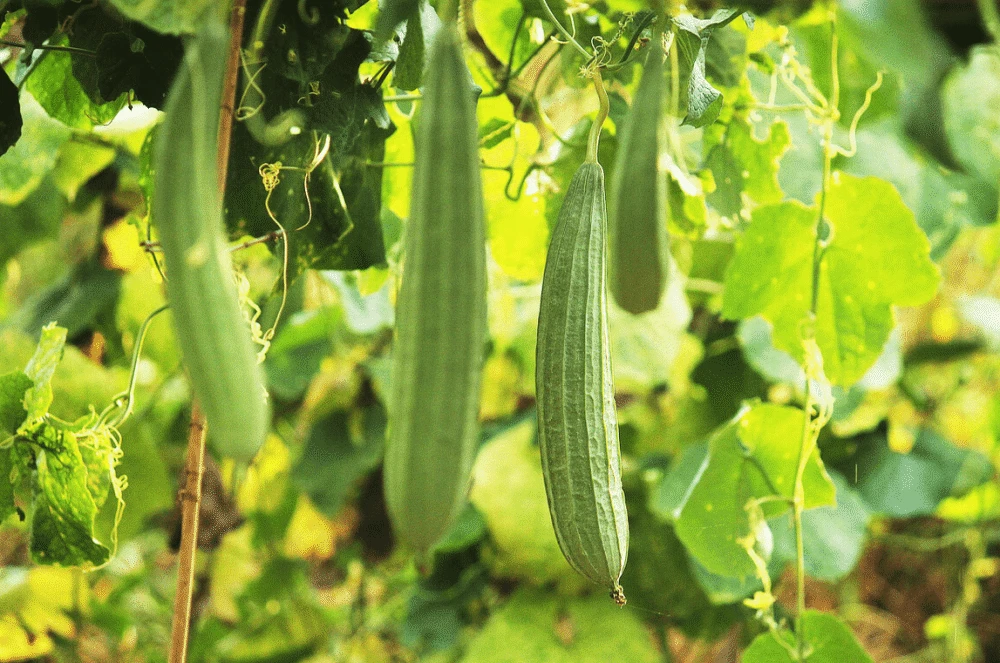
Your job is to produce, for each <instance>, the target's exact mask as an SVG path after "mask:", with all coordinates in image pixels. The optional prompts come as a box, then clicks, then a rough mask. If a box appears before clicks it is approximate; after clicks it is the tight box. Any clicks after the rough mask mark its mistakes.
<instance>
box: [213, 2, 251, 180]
mask: <svg viewBox="0 0 1000 663" xmlns="http://www.w3.org/2000/svg"><path fill="white" fill-rule="evenodd" d="M246 12H247V0H233V9H232V11H231V12H230V13H229V40H230V41H229V57H228V58H227V59H226V79H225V83H223V88H222V113H221V115H220V116H219V160H218V164H219V172H218V173H217V174H218V176H219V191H225V190H226V172H227V166H228V164H229V144H230V138H229V137H230V134H232V132H233V117H234V116H235V114H236V108H235V101H236V81H237V79H238V78H239V70H240V44H242V43H243V19H244V18H245V17H246Z"/></svg>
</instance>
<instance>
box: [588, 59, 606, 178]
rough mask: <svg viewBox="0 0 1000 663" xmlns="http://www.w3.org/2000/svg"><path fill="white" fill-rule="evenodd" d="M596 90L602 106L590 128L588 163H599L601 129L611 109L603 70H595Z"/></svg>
mask: <svg viewBox="0 0 1000 663" xmlns="http://www.w3.org/2000/svg"><path fill="white" fill-rule="evenodd" d="M594 89H595V90H597V98H598V100H600V102H601V105H600V106H599V107H598V109H597V117H595V118H594V124H592V125H591V127H590V137H589V138H588V139H587V161H588V162H590V163H597V148H598V144H599V143H600V141H601V128H602V127H603V126H604V120H606V119H608V110H609V109H610V108H611V105H610V103H609V102H608V93H607V91H606V90H605V89H604V79H603V78H601V70H600V69H595V70H594Z"/></svg>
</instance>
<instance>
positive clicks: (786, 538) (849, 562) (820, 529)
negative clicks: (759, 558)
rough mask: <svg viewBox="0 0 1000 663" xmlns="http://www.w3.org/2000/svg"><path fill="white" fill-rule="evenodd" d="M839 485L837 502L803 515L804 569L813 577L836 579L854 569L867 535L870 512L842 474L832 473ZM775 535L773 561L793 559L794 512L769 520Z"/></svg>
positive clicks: (831, 580)
mask: <svg viewBox="0 0 1000 663" xmlns="http://www.w3.org/2000/svg"><path fill="white" fill-rule="evenodd" d="M831 476H832V478H833V483H834V484H835V485H836V486H837V505H836V506H833V507H831V506H824V507H820V508H818V509H812V510H810V511H806V512H804V513H803V514H802V541H803V546H804V550H805V570H806V574H807V575H808V576H809V577H811V578H817V579H819V580H825V581H828V582H836V581H838V580H840V579H842V578H843V577H844V576H846V575H847V574H848V573H850V572H851V571H853V570H854V566H855V565H856V564H857V563H858V560H859V559H860V558H861V553H862V552H863V551H864V546H865V541H866V539H867V537H868V521H869V520H870V519H871V514H870V512H869V511H868V507H867V506H866V505H865V503H864V502H863V501H862V499H861V497H860V496H859V495H858V494H857V493H856V492H855V491H854V490H853V489H852V488H851V486H850V485H849V484H848V483H847V479H845V478H844V477H843V475H841V474H839V473H835V472H834V473H831ZM769 525H770V526H771V532H772V533H773V534H774V559H773V560H772V562H774V561H777V562H779V563H784V562H794V560H795V558H796V554H795V532H794V531H793V529H792V519H791V514H785V515H783V516H781V517H780V518H776V519H772V520H771V521H770V522H769Z"/></svg>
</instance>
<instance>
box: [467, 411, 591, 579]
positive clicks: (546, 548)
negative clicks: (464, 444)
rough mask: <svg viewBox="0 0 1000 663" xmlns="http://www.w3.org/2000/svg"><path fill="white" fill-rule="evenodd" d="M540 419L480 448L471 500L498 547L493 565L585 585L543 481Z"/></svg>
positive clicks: (502, 570) (526, 575)
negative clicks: (559, 538) (562, 541)
mask: <svg viewBox="0 0 1000 663" xmlns="http://www.w3.org/2000/svg"><path fill="white" fill-rule="evenodd" d="M537 431H538V428H537V424H536V423H535V421H534V420H533V419H532V420H528V421H523V422H521V423H519V424H517V425H516V426H514V427H512V428H510V429H508V430H506V431H504V432H502V433H500V434H499V435H497V436H496V437H494V438H492V439H491V440H490V441H489V442H487V443H486V444H485V445H483V447H482V448H481V449H480V450H479V455H478V456H477V457H476V463H475V466H474V467H473V471H472V474H473V478H472V490H471V492H470V494H469V500H470V501H471V502H472V504H473V505H474V506H475V507H476V509H477V510H478V511H479V512H480V513H481V514H482V516H483V518H484V519H485V520H486V525H487V526H488V527H489V530H490V537H491V539H492V541H493V544H494V546H495V547H496V558H495V561H494V571H495V572H496V573H499V574H502V575H508V576H514V577H520V578H525V579H527V580H529V581H530V582H534V583H542V582H548V581H551V580H559V581H568V582H571V583H576V584H577V586H580V585H582V583H583V582H585V581H583V580H582V578H581V577H580V576H578V575H577V574H576V572H575V571H573V569H572V568H571V567H570V566H569V564H568V563H567V562H566V558H565V557H563V555H562V553H561V552H560V551H559V544H558V543H557V542H556V535H555V532H554V531H553V529H552V518H551V516H549V506H548V502H547V500H546V497H545V483H544V482H543V481H542V460H541V456H540V455H539V451H538V446H537V445H535V444H534V440H535V436H536V435H537Z"/></svg>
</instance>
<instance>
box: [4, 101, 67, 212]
mask: <svg viewBox="0 0 1000 663" xmlns="http://www.w3.org/2000/svg"><path fill="white" fill-rule="evenodd" d="M20 99H21V116H22V117H23V118H24V126H23V128H22V130H21V138H20V139H19V140H18V141H17V143H15V144H14V147H12V148H10V149H9V150H7V152H6V153H5V154H4V155H3V156H0V205H17V204H18V203H20V202H22V201H23V200H24V199H25V198H27V197H28V195H29V194H30V193H31V192H32V191H34V190H35V189H36V188H37V187H38V185H39V184H41V183H42V179H43V178H44V177H45V176H46V175H47V174H48V173H49V171H50V170H52V168H53V166H55V164H56V157H58V156H59V148H60V147H62V144H63V143H64V142H65V141H66V139H68V138H69V136H70V131H69V129H68V128H66V126H65V125H64V124H63V123H61V122H59V121H58V120H53V119H52V118H51V117H49V116H48V115H47V114H46V113H45V110H44V109H43V108H42V107H41V106H40V105H39V104H38V102H37V101H35V98H34V97H32V96H31V95H30V94H26V93H23V94H21V97H20Z"/></svg>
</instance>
